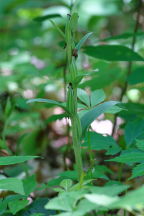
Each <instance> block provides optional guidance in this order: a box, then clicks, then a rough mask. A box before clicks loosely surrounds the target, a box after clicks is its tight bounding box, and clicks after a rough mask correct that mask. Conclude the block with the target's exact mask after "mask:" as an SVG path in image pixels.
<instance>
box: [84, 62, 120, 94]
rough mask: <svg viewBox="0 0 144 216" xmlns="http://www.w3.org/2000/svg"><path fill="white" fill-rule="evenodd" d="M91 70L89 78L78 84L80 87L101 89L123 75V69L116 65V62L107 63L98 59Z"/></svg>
mask: <svg viewBox="0 0 144 216" xmlns="http://www.w3.org/2000/svg"><path fill="white" fill-rule="evenodd" d="M93 69H94V70H95V69H96V70H97V71H93V73H90V74H89V76H91V77H89V80H86V81H85V82H83V83H81V84H80V88H85V87H88V88H91V90H95V89H102V88H104V87H108V86H109V85H110V84H112V83H114V82H115V81H116V80H119V79H121V77H122V76H123V71H122V70H121V68H119V67H118V65H117V64H116V63H108V62H106V61H102V60H100V61H98V62H97V63H96V64H94V65H93Z"/></svg>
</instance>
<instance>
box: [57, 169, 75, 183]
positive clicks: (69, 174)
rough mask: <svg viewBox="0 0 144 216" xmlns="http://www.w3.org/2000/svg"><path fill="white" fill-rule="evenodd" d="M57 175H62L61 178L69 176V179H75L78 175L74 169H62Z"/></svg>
mask: <svg viewBox="0 0 144 216" xmlns="http://www.w3.org/2000/svg"><path fill="white" fill-rule="evenodd" d="M59 176H61V177H63V178H67V179H68V178H69V179H71V180H74V181H75V180H77V179H78V175H77V172H76V171H70V170H68V171H64V172H62V173H60V174H59Z"/></svg>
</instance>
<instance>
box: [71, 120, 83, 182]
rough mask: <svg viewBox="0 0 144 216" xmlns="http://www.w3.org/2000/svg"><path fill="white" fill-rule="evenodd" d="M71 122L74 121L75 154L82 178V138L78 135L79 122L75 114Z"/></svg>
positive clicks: (78, 170) (79, 176) (79, 175)
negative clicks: (77, 122)
mask: <svg viewBox="0 0 144 216" xmlns="http://www.w3.org/2000/svg"><path fill="white" fill-rule="evenodd" d="M71 123H72V140H73V148H74V154H75V160H76V166H77V172H78V178H79V180H80V178H81V176H82V173H83V168H82V158H81V148H80V139H79V137H78V136H77V124H76V121H75V118H74V116H73V117H72V118H71Z"/></svg>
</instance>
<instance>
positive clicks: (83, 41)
mask: <svg viewBox="0 0 144 216" xmlns="http://www.w3.org/2000/svg"><path fill="white" fill-rule="evenodd" d="M92 34H93V33H92V32H89V33H87V34H86V35H85V36H84V37H83V38H82V39H81V40H80V41H79V43H78V44H77V45H76V47H75V49H76V50H80V48H81V47H82V46H83V44H84V43H85V41H86V40H87V39H88V38H89V37H90V36H91V35H92Z"/></svg>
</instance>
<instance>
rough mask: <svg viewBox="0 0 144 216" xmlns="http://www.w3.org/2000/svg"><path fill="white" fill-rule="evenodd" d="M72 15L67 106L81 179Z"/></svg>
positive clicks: (68, 35)
mask: <svg viewBox="0 0 144 216" xmlns="http://www.w3.org/2000/svg"><path fill="white" fill-rule="evenodd" d="M71 16H72V15H70V16H69V15H68V20H67V24H66V31H65V34H66V35H65V38H66V57H67V68H68V73H69V77H70V80H69V84H68V85H69V88H68V92H67V106H68V110H69V117H70V119H71V124H72V141H73V149H74V155H75V161H76V167H77V173H78V179H79V181H80V180H81V178H82V176H83V165H82V156H81V146H80V143H81V133H80V131H81V123H80V120H79V116H78V114H77V85H75V83H74V81H75V79H76V76H77V67H76V58H75V57H74V56H73V53H72V50H73V49H74V39H73V33H72V29H71Z"/></svg>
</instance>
